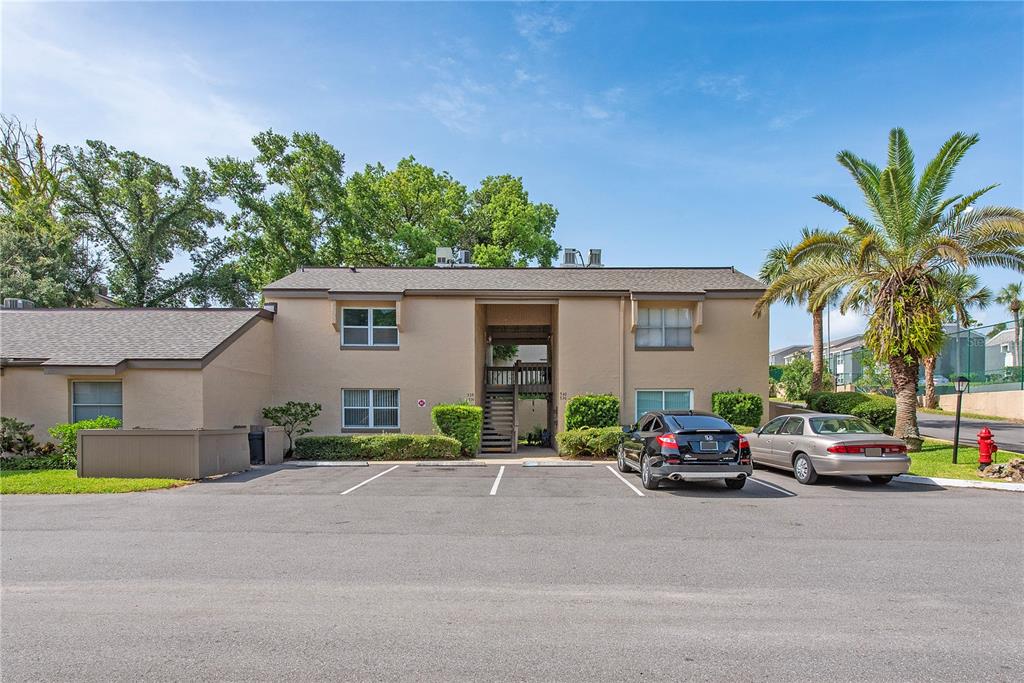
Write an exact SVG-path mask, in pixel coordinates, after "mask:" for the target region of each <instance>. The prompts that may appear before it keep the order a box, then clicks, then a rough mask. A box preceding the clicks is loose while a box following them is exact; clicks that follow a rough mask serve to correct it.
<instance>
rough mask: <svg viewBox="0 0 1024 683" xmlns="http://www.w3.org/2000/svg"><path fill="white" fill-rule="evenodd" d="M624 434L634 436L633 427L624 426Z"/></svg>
mask: <svg viewBox="0 0 1024 683" xmlns="http://www.w3.org/2000/svg"><path fill="white" fill-rule="evenodd" d="M622 433H623V434H632V433H633V425H622Z"/></svg>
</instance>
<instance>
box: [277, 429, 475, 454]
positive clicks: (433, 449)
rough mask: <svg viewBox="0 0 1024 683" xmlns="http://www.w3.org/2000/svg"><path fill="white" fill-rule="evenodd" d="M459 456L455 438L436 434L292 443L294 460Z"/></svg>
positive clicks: (326, 438) (310, 438) (313, 439)
mask: <svg viewBox="0 0 1024 683" xmlns="http://www.w3.org/2000/svg"><path fill="white" fill-rule="evenodd" d="M461 454H462V444H461V443H460V442H459V441H458V439H453V438H451V437H450V436H440V435H436V434H435V435H429V436H427V435H421V434H372V435H366V436H363V435H358V436H304V437H302V438H300V439H296V441H295V459H297V460H454V459H455V458H458V457H459V456H460V455H461Z"/></svg>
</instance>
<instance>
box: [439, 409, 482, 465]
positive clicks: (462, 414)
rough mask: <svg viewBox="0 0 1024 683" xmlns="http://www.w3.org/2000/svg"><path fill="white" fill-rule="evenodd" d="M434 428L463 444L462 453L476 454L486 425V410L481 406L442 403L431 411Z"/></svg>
mask: <svg viewBox="0 0 1024 683" xmlns="http://www.w3.org/2000/svg"><path fill="white" fill-rule="evenodd" d="M430 419H431V420H432V421H433V423H434V428H435V429H437V431H438V432H440V433H441V434H443V435H444V436H450V437H452V438H453V439H456V440H458V442H459V443H460V444H462V454H463V455H466V456H473V455H476V453H477V451H479V450H480V437H481V434H482V433H483V427H484V411H483V408H481V407H480V406H471V405H468V404H442V405H436V406H434V407H433V408H432V409H431V411H430Z"/></svg>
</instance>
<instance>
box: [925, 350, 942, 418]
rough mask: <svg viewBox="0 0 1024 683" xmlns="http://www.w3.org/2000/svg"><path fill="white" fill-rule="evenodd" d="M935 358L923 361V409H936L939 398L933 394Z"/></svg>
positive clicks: (929, 357) (931, 357) (930, 357)
mask: <svg viewBox="0 0 1024 683" xmlns="http://www.w3.org/2000/svg"><path fill="white" fill-rule="evenodd" d="M937 360H938V359H937V358H936V357H935V356H928V357H927V358H925V359H924V407H925V408H938V407H939V396H938V394H936V393H935V362H936V361H937Z"/></svg>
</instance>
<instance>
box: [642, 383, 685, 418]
mask: <svg viewBox="0 0 1024 683" xmlns="http://www.w3.org/2000/svg"><path fill="white" fill-rule="evenodd" d="M691 408H693V390H692V389H640V390H637V392H636V416H637V418H639V417H640V416H641V415H643V414H644V413H646V412H650V411H652V410H690V409H691Z"/></svg>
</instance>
